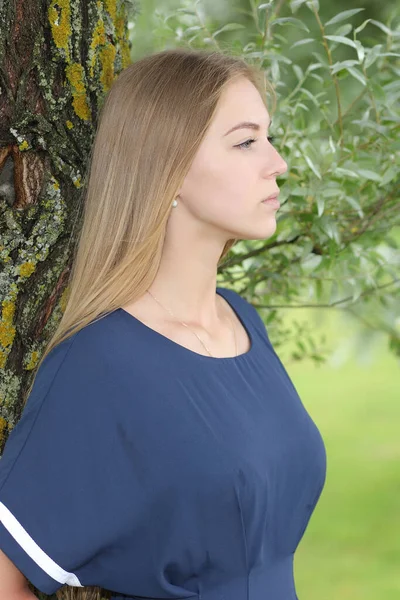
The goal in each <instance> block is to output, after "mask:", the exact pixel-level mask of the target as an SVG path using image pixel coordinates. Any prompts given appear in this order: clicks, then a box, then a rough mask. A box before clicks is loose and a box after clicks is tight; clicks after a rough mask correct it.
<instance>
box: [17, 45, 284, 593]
mask: <svg viewBox="0 0 400 600" xmlns="http://www.w3.org/2000/svg"><path fill="white" fill-rule="evenodd" d="M243 76H244V77H246V78H247V79H249V80H250V81H251V82H252V83H253V84H254V85H255V86H256V88H257V89H258V91H259V92H260V95H261V97H262V99H263V101H264V103H265V105H266V106H267V90H269V92H270V95H271V97H272V99H273V100H274V102H276V100H275V93H274V90H273V88H272V86H271V85H270V84H269V82H268V81H267V80H266V78H265V75H264V72H263V71H262V70H261V69H259V68H258V67H256V66H254V65H253V64H251V63H250V62H247V61H246V60H245V59H244V58H242V57H240V56H233V55H229V54H228V53H226V52H223V51H215V50H212V51H208V50H198V49H197V50H194V49H191V48H177V49H172V50H171V49H169V50H165V51H162V52H158V53H154V54H150V55H147V56H145V57H143V58H141V59H140V60H137V61H136V62H135V63H132V64H131V65H129V66H128V67H126V68H125V69H124V70H123V71H122V72H121V73H120V74H119V75H118V76H117V78H116V79H115V81H114V82H113V84H112V86H111V88H110V90H109V91H108V93H107V95H106V96H105V98H104V103H103V105H102V108H101V111H100V117H99V121H98V127H97V130H96V134H95V139H94V144H93V147H92V150H91V155H90V159H89V166H88V171H87V173H88V178H87V186H86V190H85V193H84V195H83V203H82V206H83V219H82V226H81V229H80V232H79V235H78V237H77V241H76V251H75V252H74V257H73V261H72V269H71V273H70V276H69V279H68V299H67V301H66V304H65V309H64V311H63V314H62V318H61V320H60V322H59V324H58V327H57V329H56V331H55V333H54V334H53V336H52V337H51V339H50V342H49V343H48V345H47V346H46V348H45V350H44V352H43V354H42V356H41V360H40V362H39V364H38V366H37V369H36V373H37V370H38V368H39V367H40V365H41V363H42V362H43V360H44V358H45V357H46V356H47V355H48V354H49V352H50V351H51V350H52V349H53V348H54V347H55V346H56V345H57V344H59V343H61V342H62V341H63V340H65V339H67V338H68V337H70V336H71V335H73V334H74V333H76V332H78V331H79V330H80V329H82V328H83V327H85V326H86V325H88V324H89V323H91V322H93V321H94V320H97V319H98V318H101V317H102V316H104V315H105V314H107V313H109V312H112V311H113V310H115V309H117V308H119V307H121V306H123V305H125V304H127V303H130V302H134V301H135V299H136V298H139V297H140V296H142V295H143V294H144V293H145V292H146V290H147V289H148V288H149V287H150V286H151V284H152V282H153V279H154V278H155V276H156V273H157V271H158V268H159V265H160V259H161V256H162V251H163V242H164V236H165V231H166V224H167V220H168V217H169V214H170V210H171V203H172V201H173V199H174V198H175V196H176V195H177V193H178V190H179V188H180V187H181V185H182V183H183V181H184V178H185V176H186V174H187V172H188V170H189V168H190V165H191V163H192V161H193V159H194V156H195V154H196V152H197V150H198V148H199V145H200V144H201V142H202V140H203V138H204V136H205V134H206V132H207V129H208V127H209V125H210V123H211V121H212V119H213V116H214V114H215V111H216V109H217V104H218V100H219V98H220V97H221V94H222V92H223V91H224V90H225V88H226V86H227V85H229V84H230V83H231V82H232V81H233V80H234V79H236V78H237V77H243ZM236 241H237V240H236V239H232V240H228V241H227V243H226V244H225V246H224V249H223V252H222V254H221V256H220V259H219V263H220V262H221V261H222V259H223V258H224V257H225V255H226V254H227V253H228V252H229V250H230V249H231V248H232V246H233V245H234V244H235V243H236ZM32 387H33V382H32V386H31V387H30V390H31V389H32ZM30 390H29V392H30ZM28 395H29V393H28ZM60 543H62V542H60ZM76 597H77V598H78V597H79V596H78V595H76ZM82 597H83V596H82Z"/></svg>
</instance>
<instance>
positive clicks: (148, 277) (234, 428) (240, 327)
mask: <svg viewBox="0 0 400 600" xmlns="http://www.w3.org/2000/svg"><path fill="white" fill-rule="evenodd" d="M266 84H267V82H266V81H265V79H264V76H263V74H262V73H261V72H259V71H258V70H257V69H256V68H255V67H253V66H251V65H249V64H247V63H246V62H245V61H244V60H243V59H241V58H239V57H234V56H228V55H226V54H225V53H222V52H207V51H200V50H189V49H175V50H167V51H164V52H160V53H156V54H153V55H149V56H146V57H144V58H142V59H141V60H138V61H137V62H135V63H134V64H132V65H130V66H129V67H128V68H126V69H125V70H124V71H122V73H121V74H120V75H119V76H118V78H117V79H116V81H115V82H114V84H113V86H112V88H111V90H110V91H109V93H108V94H107V97H106V99H105V103H104V105H103V107H102V111H101V115H100V119H99V126H98V130H97V132H96V138H95V142H94V146H93V152H92V155H91V161H90V162H91V164H90V176H89V178H88V184H87V192H86V195H85V204H84V219H83V225H82V227H81V231H80V237H79V243H78V245H77V251H76V256H75V258H74V265H73V271H72V274H71V279H70V285H69V298H68V303H67V306H66V310H65V312H64V314H63V317H62V319H61V322H60V324H59V327H58V329H57V331H56V333H55V335H54V337H53V338H52V339H51V341H50V344H49V345H48V346H47V348H46V351H45V353H44V354H43V356H42V360H41V362H40V364H39V367H38V369H37V374H36V377H35V380H34V383H33V386H32V388H31V390H30V391H29V392H30V393H29V395H28V400H27V404H26V406H25V408H24V412H23V414H22V418H21V419H20V421H19V422H18V424H17V426H16V427H15V428H14V430H13V431H12V433H11V436H10V438H9V440H8V442H7V444H6V447H5V451H4V454H3V457H2V459H1V462H0V521H1V523H0V549H1V560H0V582H1V583H0V599H1V600H5V599H7V600H10V598H13V600H22V598H24V599H28V598H33V597H34V596H33V595H32V594H31V592H30V591H29V589H28V587H27V582H28V581H30V582H31V583H32V584H33V585H34V586H35V587H36V588H37V589H39V590H41V591H43V592H44V593H46V594H52V593H54V592H55V591H56V590H58V589H59V588H61V586H63V585H68V586H73V587H75V588H81V587H83V586H100V587H101V588H103V589H105V590H109V591H110V592H111V594H112V596H111V597H112V598H114V599H117V598H120V597H128V598H129V597H131V598H147V599H148V598H151V599H155V598H156V599H161V598H163V599H170V600H172V599H174V600H175V599H189V598H193V599H199V600H200V599H201V600H295V599H296V598H297V596H296V592H295V586H294V580H293V556H294V552H295V550H296V547H297V546H298V543H299V541H300V539H301V537H302V535H303V533H304V530H305V528H306V526H307V523H308V521H309V518H310V516H311V513H312V511H313V509H314V507H315V505H316V503H317V500H318V498H319V496H320V494H321V491H322V488H323V485H324V480H325V470H326V455H325V448H324V443H323V441H322V438H321V435H320V433H319V431H318V429H317V427H316V426H315V424H314V422H313V421H312V419H311V417H310V416H309V414H308V413H307V411H306V410H305V408H304V406H303V404H302V402H301V400H300V398H299V396H298V394H297V392H296V390H295V388H294V386H293V384H292V382H291V380H290V378H289V376H288V374H287V372H286V370H285V368H284V367H283V365H282V363H281V361H280V359H279V358H278V356H277V354H276V353H275V350H274V348H273V346H272V345H271V342H270V339H269V337H268V333H267V331H266V328H265V325H264V323H263V321H262V319H261V317H260V316H259V314H258V312H257V311H256V309H255V308H254V307H253V306H252V305H251V304H250V303H249V302H248V301H247V300H245V299H244V298H243V297H242V296H241V295H240V294H238V293H237V292H236V291H234V290H232V289H229V288H227V287H221V286H217V269H218V267H219V265H220V263H221V261H222V259H223V257H224V256H225V255H226V254H227V252H228V251H229V249H230V248H231V247H232V245H233V244H234V243H235V242H236V241H237V240H243V239H251V240H264V239H266V238H268V237H270V236H271V235H272V234H273V233H274V232H275V230H276V214H277V210H278V207H279V200H278V199H277V198H278V192H279V188H278V186H277V177H279V176H280V175H282V174H283V173H285V171H286V170H287V164H286V162H285V161H284V160H283V158H282V157H281V156H280V154H279V153H278V152H277V150H276V148H275V147H274V146H273V144H272V139H271V134H270V124H271V123H270V120H271V115H270V113H269V111H268V106H267V102H266Z"/></svg>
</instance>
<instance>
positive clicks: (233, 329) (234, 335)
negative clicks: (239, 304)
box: [147, 290, 237, 358]
mask: <svg viewBox="0 0 400 600" xmlns="http://www.w3.org/2000/svg"><path fill="white" fill-rule="evenodd" d="M147 291H148V292H149V294H150V296H152V297H153V298H154V300H155V301H156V302H158V304H159V305H160V306H161V307H162V308H164V310H167V311H168V312H169V313H170V315H172V316H173V317H174V318H175V319H177V321H179V319H178V317H176V316H175V315H174V313H173V312H172V311H171V310H169V308H166V307H165V306H163V305H162V304H161V302H160V301H159V300H157V298H156V297H155V296H154V295H153V294H152V293H151V292H150V290H147ZM179 323H181V324H182V325H184V326H185V327H187V328H188V329H190V331H191V332H192V333H194V335H195V336H196V337H197V339H198V340H199V342H201V343H202V344H203V346H204V348H205V349H206V350H207V352H208V354H209V355H210V356H212V354H211V352H210V351H209V349H208V348H207V346H206V345H205V343H204V342H203V341H202V340H201V339H200V338H199V336H198V335H197V333H196V332H195V331H193V329H192V328H191V327H189V325H187V324H186V323H184V322H183V321H179ZM229 323H230V325H231V328H232V331H233V337H234V338H235V353H236V354H235V356H237V342H236V333H235V327H234V326H233V323H232V320H231V318H230V317H229ZM213 358H216V357H213Z"/></svg>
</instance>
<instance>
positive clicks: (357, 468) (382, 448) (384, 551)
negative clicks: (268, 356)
mask: <svg viewBox="0 0 400 600" xmlns="http://www.w3.org/2000/svg"><path fill="white" fill-rule="evenodd" d="M303 316H305V313H303ZM296 318H298V315H296ZM324 330H325V329H324ZM326 330H327V333H328V336H329V341H330V342H332V343H333V345H334V346H340V345H341V344H342V343H343V341H344V340H345V336H346V335H347V334H348V333H350V336H351V328H350V329H349V327H348V323H345V324H343V323H341V322H340V321H339V319H338V318H337V317H335V316H329V319H328V321H327V322H326ZM332 332H333V333H332ZM381 342H382V339H381ZM367 355H368V354H367ZM374 355H375V358H374V356H373V354H371V353H370V358H369V360H367V361H366V364H364V365H363V364H358V363H357V361H356V359H357V358H358V356H357V354H356V355H355V356H354V358H353V359H350V360H347V362H345V363H344V364H343V365H341V366H333V365H332V364H331V365H330V364H328V365H324V366H322V367H319V368H316V367H314V366H313V365H312V364H311V363H308V362H302V363H301V364H291V365H289V364H287V363H285V361H284V357H282V360H283V362H284V363H285V366H286V369H287V370H288V372H289V374H290V376H291V378H292V380H293V383H294V384H295V386H296V389H297V391H298V393H299V395H300V397H301V399H302V401H303V404H304V405H305V407H306V408H307V410H308V412H309V413H310V415H311V417H312V418H313V420H314V422H315V423H316V425H317V426H318V428H319V430H320V432H321V434H322V436H323V438H324V442H325V446H326V452H327V478H326V483H325V487H324V490H323V492H322V495H321V498H320V500H319V502H318V504H317V506H316V509H315V511H314V513H313V515H312V517H311V520H310V523H309V525H308V528H307V530H306V532H305V534H304V537H303V539H302V541H301V542H300V545H299V547H298V549H297V551H296V555H295V578H296V588H297V593H298V597H299V600H399V598H400V393H399V392H400V375H399V360H398V359H396V358H395V357H394V356H393V355H392V354H390V353H389V352H388V351H387V350H386V348H385V346H384V345H383V344H382V343H379V341H378V342H377V345H375V351H374ZM364 362H365V358H364Z"/></svg>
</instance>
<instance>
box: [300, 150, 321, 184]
mask: <svg viewBox="0 0 400 600" xmlns="http://www.w3.org/2000/svg"><path fill="white" fill-rule="evenodd" d="M304 158H305V160H306V163H307V164H308V166H309V167H310V169H311V171H312V172H313V173H315V175H316V176H317V177H318V179H322V177H321V173H320V172H319V170H318V167H317V166H316V165H315V164H314V163H313V161H312V160H311V158H310V157H309V156H307V154H304Z"/></svg>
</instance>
